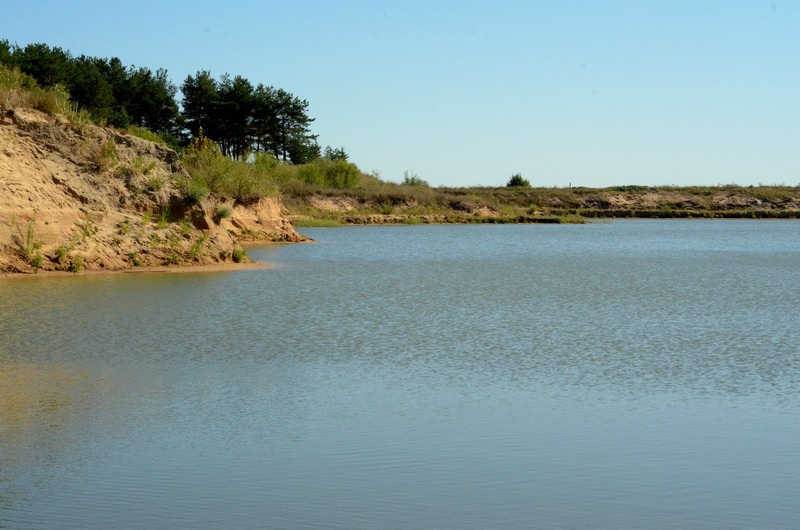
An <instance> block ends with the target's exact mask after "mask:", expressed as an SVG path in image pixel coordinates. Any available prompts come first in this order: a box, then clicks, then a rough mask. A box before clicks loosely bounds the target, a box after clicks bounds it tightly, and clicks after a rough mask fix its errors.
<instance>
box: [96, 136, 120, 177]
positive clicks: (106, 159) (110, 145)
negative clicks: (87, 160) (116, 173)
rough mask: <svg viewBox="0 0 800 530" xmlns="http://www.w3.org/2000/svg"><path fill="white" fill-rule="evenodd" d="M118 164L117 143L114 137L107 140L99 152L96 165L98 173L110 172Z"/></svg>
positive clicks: (101, 145)
mask: <svg viewBox="0 0 800 530" xmlns="http://www.w3.org/2000/svg"><path fill="white" fill-rule="evenodd" d="M116 163H117V142H116V141H115V140H114V138H113V137H111V138H108V139H106V140H105V141H104V142H103V143H102V144H100V148H99V149H98V151H97V154H96V156H95V165H96V166H97V169H98V171H101V172H103V171H108V170H109V169H111V168H112V167H113V166H114V165H115V164H116Z"/></svg>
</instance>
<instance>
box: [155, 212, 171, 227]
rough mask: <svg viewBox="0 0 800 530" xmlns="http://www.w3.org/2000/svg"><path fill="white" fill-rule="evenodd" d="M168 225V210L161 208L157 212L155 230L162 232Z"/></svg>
mask: <svg viewBox="0 0 800 530" xmlns="http://www.w3.org/2000/svg"><path fill="white" fill-rule="evenodd" d="M168 224H169V208H161V209H159V210H158V219H157V220H156V228H158V229H159V230H163V229H165V228H166V227H167V225H168Z"/></svg>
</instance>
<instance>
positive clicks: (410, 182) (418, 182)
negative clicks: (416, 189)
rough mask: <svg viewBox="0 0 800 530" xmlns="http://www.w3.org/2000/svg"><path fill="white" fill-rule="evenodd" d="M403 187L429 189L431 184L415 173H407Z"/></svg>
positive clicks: (404, 176) (404, 175) (404, 174)
mask: <svg viewBox="0 0 800 530" xmlns="http://www.w3.org/2000/svg"><path fill="white" fill-rule="evenodd" d="M403 185H404V186H421V187H425V188H429V187H430V184H428V182H427V181H425V180H423V179H421V178H420V177H418V176H417V175H416V174H415V173H414V172H413V171H406V172H405V173H403Z"/></svg>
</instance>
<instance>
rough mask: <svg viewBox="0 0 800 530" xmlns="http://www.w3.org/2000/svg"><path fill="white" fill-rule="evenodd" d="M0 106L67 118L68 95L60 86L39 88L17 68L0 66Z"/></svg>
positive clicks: (31, 78)
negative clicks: (32, 110)
mask: <svg viewBox="0 0 800 530" xmlns="http://www.w3.org/2000/svg"><path fill="white" fill-rule="evenodd" d="M0 105H2V106H4V107H8V108H12V109H14V108H30V109H36V110H40V111H42V112H45V113H47V114H49V115H51V116H58V115H67V116H69V114H70V110H71V104H70V101H69V93H68V92H67V91H66V89H65V88H64V87H63V86H62V85H54V86H52V87H48V88H41V87H39V85H38V84H37V82H36V80H35V79H34V78H33V77H31V76H29V75H27V74H25V73H23V72H22V71H21V70H20V69H19V68H18V67H8V66H5V65H2V64H0Z"/></svg>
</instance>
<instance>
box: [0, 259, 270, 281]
mask: <svg viewBox="0 0 800 530" xmlns="http://www.w3.org/2000/svg"><path fill="white" fill-rule="evenodd" d="M272 267H273V265H272V264H270V263H264V262H260V261H255V262H251V263H213V264H209V265H163V266H156V267H136V268H133V269H116V270H104V269H93V270H85V271H81V272H69V271H45V270H40V271H37V272H3V273H0V281H3V280H16V279H33V278H51V277H79V276H100V275H114V274H190V273H202V274H212V273H220V272H239V271H247V270H258V269H271V268H272Z"/></svg>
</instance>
